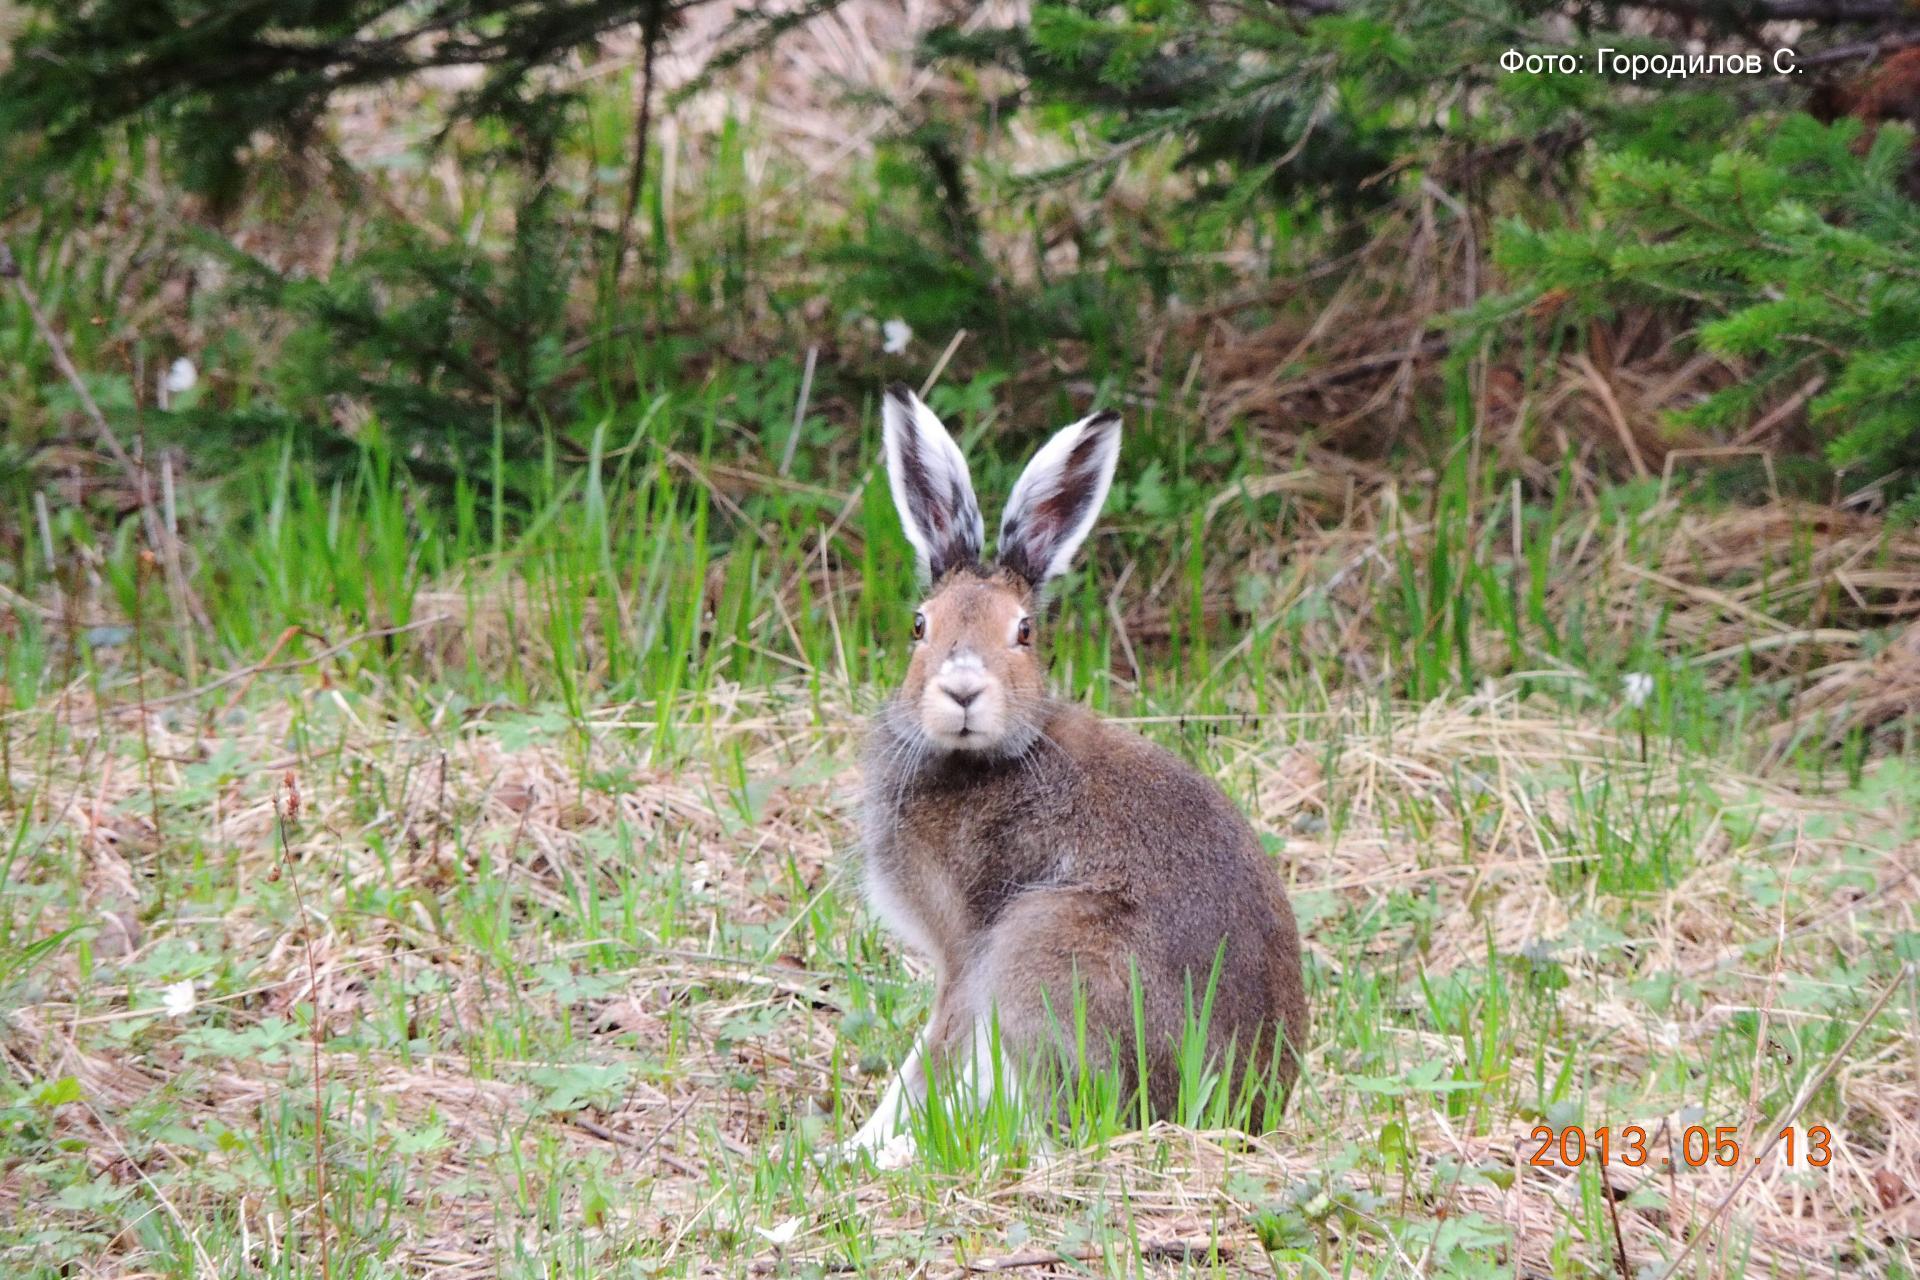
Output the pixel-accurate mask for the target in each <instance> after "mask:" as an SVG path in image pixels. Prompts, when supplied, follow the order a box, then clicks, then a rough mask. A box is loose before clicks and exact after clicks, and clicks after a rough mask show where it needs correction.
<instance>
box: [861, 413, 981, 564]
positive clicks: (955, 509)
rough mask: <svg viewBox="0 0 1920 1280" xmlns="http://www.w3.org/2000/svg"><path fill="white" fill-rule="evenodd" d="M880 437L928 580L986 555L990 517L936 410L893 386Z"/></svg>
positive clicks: (896, 501)
mask: <svg viewBox="0 0 1920 1280" xmlns="http://www.w3.org/2000/svg"><path fill="white" fill-rule="evenodd" d="M880 435H881V441H882V444H883V445H884V448H885V452H886V459H887V480H888V482H889V484H891V486H892V488H893V506H894V510H896V511H898V512H899V513H900V527H901V528H902V529H903V530H905V532H906V535H907V541H908V542H911V543H912V544H913V550H914V559H915V560H916V561H917V563H918V565H919V569H920V577H921V579H922V580H923V581H928V580H932V579H935V578H938V577H939V576H940V575H941V574H943V573H945V572H946V571H947V570H948V569H950V568H952V567H953V566H954V565H956V564H966V563H971V562H973V561H975V560H978V559H979V558H980V549H981V547H982V546H983V545H985V542H986V535H987V526H986V521H984V520H982V519H981V518H980V504H979V502H978V501H977V500H976V499H975V498H974V496H973V480H972V478H971V477H969V476H968V474H967V460H966V459H965V458H964V457H962V456H961V454H960V446H959V445H957V444H955V443H954V442H953V437H952V436H951V435H949V434H947V429H946V428H945V427H943V426H941V425H940V419H938V418H936V417H935V416H934V414H933V410H931V409H929V408H927V406H926V405H924V404H922V403H921V401H920V397H919V396H916V395H915V394H914V393H913V392H912V391H910V390H908V389H907V388H906V387H905V386H903V385H901V384H899V383H895V384H894V385H893V386H891V387H888V388H887V393H886V396H885V397H884V398H883V400H882V403H881V407H880Z"/></svg>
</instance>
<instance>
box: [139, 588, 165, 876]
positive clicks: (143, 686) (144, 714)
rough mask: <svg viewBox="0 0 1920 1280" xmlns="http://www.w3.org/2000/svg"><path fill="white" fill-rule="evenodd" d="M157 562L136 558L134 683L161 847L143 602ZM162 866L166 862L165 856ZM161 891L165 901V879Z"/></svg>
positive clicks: (142, 750) (156, 835)
mask: <svg viewBox="0 0 1920 1280" xmlns="http://www.w3.org/2000/svg"><path fill="white" fill-rule="evenodd" d="M154 563H155V562H154V557H153V552H151V551H142V552H141V553H140V554H139V555H137V556H135V557H134V561H133V683H134V689H135V691H136V694H137V696H138V697H139V699H140V754H141V756H142V757H143V758H144V760H145V762H146V766H147V802H148V804H150V805H152V807H153V839H154V845H155V848H156V849H158V848H159V847H160V846H161V845H163V844H164V843H165V840H166V830H165V828H163V827H162V826H161V823H160V788H159V787H158V786H156V785H154V780H153V732H152V730H151V728H150V727H149V726H148V724H147V722H148V721H149V720H151V719H152V718H153V717H152V715H151V713H150V712H149V711H148V709H147V628H146V612H147V611H146V609H145V608H143V607H142V605H141V601H142V599H143V598H144V597H145V596H146V581H147V569H148V567H149V566H151V565H152V564H154ZM159 865H162V866H164V865H165V861H164V859H162V860H161V861H160V864H159ZM160 891H161V894H162V895H163V896H162V900H163V901H164V895H165V893H166V881H165V879H164V878H163V879H162V880H161V889H160Z"/></svg>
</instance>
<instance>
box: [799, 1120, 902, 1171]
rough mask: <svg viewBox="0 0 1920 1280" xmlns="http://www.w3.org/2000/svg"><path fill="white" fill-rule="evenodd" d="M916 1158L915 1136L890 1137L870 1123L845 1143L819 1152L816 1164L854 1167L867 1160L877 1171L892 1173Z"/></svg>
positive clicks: (815, 1157)
mask: <svg viewBox="0 0 1920 1280" xmlns="http://www.w3.org/2000/svg"><path fill="white" fill-rule="evenodd" d="M916 1154H917V1152H916V1150H915V1148H914V1145H913V1135H912V1134H910V1133H888V1132H887V1131H886V1130H885V1129H884V1128H882V1127H880V1126H877V1125H875V1124H874V1123H873V1121H871V1120H869V1121H868V1122H867V1123H866V1124H864V1125H862V1126H861V1128H860V1132H858V1133H856V1134H854V1135H853V1136H852V1137H851V1138H848V1139H847V1140H846V1141H845V1142H837V1143H835V1144H834V1145H833V1146H831V1147H827V1148H825V1149H824V1150H821V1151H819V1152H817V1153H816V1154H815V1155H814V1160H815V1162H816V1163H819V1164H851V1163H852V1162H854V1161H856V1160H859V1159H860V1158H861V1157H863V1156H864V1157H866V1158H867V1159H870V1160H872V1161H873V1167H874V1168H876V1169H888V1170H890V1169H904V1168H906V1167H907V1166H908V1165H910V1164H912V1163H913V1161H914V1157H915V1155H916Z"/></svg>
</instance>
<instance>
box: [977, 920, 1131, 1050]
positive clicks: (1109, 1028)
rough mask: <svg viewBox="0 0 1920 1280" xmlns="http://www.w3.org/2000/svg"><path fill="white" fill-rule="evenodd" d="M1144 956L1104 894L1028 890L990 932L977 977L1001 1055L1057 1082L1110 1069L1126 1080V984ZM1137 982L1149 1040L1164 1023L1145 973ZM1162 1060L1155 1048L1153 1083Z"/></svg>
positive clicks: (1128, 985)
mask: <svg viewBox="0 0 1920 1280" xmlns="http://www.w3.org/2000/svg"><path fill="white" fill-rule="evenodd" d="M1141 949H1142V940H1141V939H1139V938H1138V937H1136V936H1134V934H1133V933H1132V931H1131V925H1130V921H1129V917H1128V915H1127V913H1126V911H1125V908H1124V907H1123V906H1122V905H1121V904H1119V903H1118V902H1116V901H1115V900H1114V899H1113V898H1112V897H1111V896H1110V895H1108V894H1105V893H1101V892H1099V891H1097V890H1085V889H1035V890H1029V891H1028V892H1027V893H1025V894H1022V895H1021V897H1020V898H1019V899H1018V900H1017V901H1016V902H1015V903H1014V904H1013V905H1012V906H1010V907H1008V908H1007V910H1006V912H1005V913H1004V914H1003V915H1002V916H1001V918H1000V920H999V922H998V923H996V924H995V925H994V928H993V933H992V935H991V938H990V940H989V943H988V945H987V947H986V949H985V951H984V953H983V954H982V956H981V959H980V962H979V964H978V967H977V969H976V971H975V978H976V982H977V984H978V990H979V995H978V996H977V997H976V999H977V1001H978V1002H979V1003H980V1004H981V1005H982V1007H985V1008H989V1009H991V1010H992V1012H993V1015H994V1016H995V1017H997V1018H998V1020H999V1026H1000V1036H1001V1042H1002V1045H1003V1052H1004V1053H1005V1054H1006V1056H1007V1057H1008V1058H1010V1059H1011V1060H1012V1061H1013V1062H1014V1063H1016V1064H1018V1066H1019V1067H1020V1068H1021V1069H1022V1070H1023V1071H1026V1072H1034V1071H1041V1072H1045V1073H1048V1074H1050V1075H1052V1076H1053V1081H1052V1083H1055V1084H1064V1083H1066V1082H1067V1079H1068V1078H1071V1076H1072V1075H1073V1074H1075V1073H1078V1072H1081V1071H1084V1070H1094V1071H1098V1070H1100V1069H1101V1068H1104V1067H1107V1066H1110V1065H1115V1066H1119V1067H1120V1068H1122V1069H1124V1070H1126V1071H1127V1072H1128V1074H1129V1075H1131V1074H1132V1073H1133V1071H1134V1068H1135V1064H1136V1061H1137V1059H1136V1058H1135V1055H1134V1049H1133V1041H1134V1005H1133V985H1132V984H1133V982H1134V977H1135V969H1134V961H1135V957H1136V955H1137V954H1138V953H1139V951H1140V950H1141ZM1138 977H1139V980H1140V981H1141V982H1142V983H1143V984H1144V987H1145V990H1144V992H1143V994H1144V997H1145V999H1144V1005H1143V1012H1144V1013H1145V1015H1146V1019H1147V1024H1148V1025H1147V1029H1148V1031H1149V1033H1150V1041H1151V1040H1152V1039H1154V1037H1152V1035H1151V1033H1152V1031H1153V1029H1154V1028H1155V1027H1157V1026H1159V1025H1160V1024H1161V1023H1162V1022H1163V1021H1164V1011H1163V1009H1162V1008H1161V1005H1162V1004H1163V999H1162V993H1161V992H1160V991H1159V990H1158V988H1159V986H1160V984H1159V983H1157V982H1155V981H1154V975H1153V974H1152V973H1151V972H1143V973H1140V974H1139V975H1138ZM1082 1032H1084V1035H1083V1034H1082ZM1160 1056H1161V1055H1160V1054H1159V1053H1158V1051H1157V1049H1156V1051H1155V1052H1153V1053H1151V1054H1150V1057H1151V1058H1152V1059H1154V1061H1152V1062H1150V1064H1149V1072H1150V1074H1151V1075H1156V1076H1157V1075H1158V1074H1159V1072H1158V1071H1157V1070H1156V1069H1155V1068H1157V1067H1158V1065H1159V1064H1158V1061H1157V1059H1158V1058H1159V1057H1160ZM1062 1073H1065V1077H1066V1078H1062Z"/></svg>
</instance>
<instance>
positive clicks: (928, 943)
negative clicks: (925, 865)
mask: <svg viewBox="0 0 1920 1280" xmlns="http://www.w3.org/2000/svg"><path fill="white" fill-rule="evenodd" d="M915 888H916V892H915V893H913V894H911V895H909V894H907V893H905V892H903V891H902V889H901V886H899V885H897V884H895V883H894V879H893V877H892V876H891V875H890V874H888V870H887V868H885V867H883V866H882V865H881V864H880V862H879V861H878V860H877V859H874V858H868V859H867V874H866V891H867V902H868V903H869V904H870V905H871V906H872V907H873V913H874V914H875V915H877V916H879V917H880V922H881V923H882V924H884V925H886V927H887V928H888V930H890V931H891V932H892V933H893V935H894V936H895V937H896V938H899V939H900V941H902V942H904V943H906V944H907V946H908V947H909V948H910V949H911V950H913V951H915V952H917V953H918V954H920V955H922V956H924V957H926V958H927V959H928V960H931V961H933V963H934V965H935V966H936V968H937V969H938V970H939V971H940V972H941V973H943V974H944V973H945V972H946V971H947V956H946V954H945V953H946V948H944V947H943V946H941V944H940V931H939V930H938V928H937V926H936V923H935V921H934V920H932V919H930V918H929V917H928V912H929V910H935V911H937V910H938V909H939V907H938V905H937V903H936V902H935V901H933V900H935V899H938V898H940V897H942V896H943V895H942V894H940V893H939V892H938V890H937V887H936V886H929V885H916V886H915ZM929 890H934V891H933V892H929Z"/></svg>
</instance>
